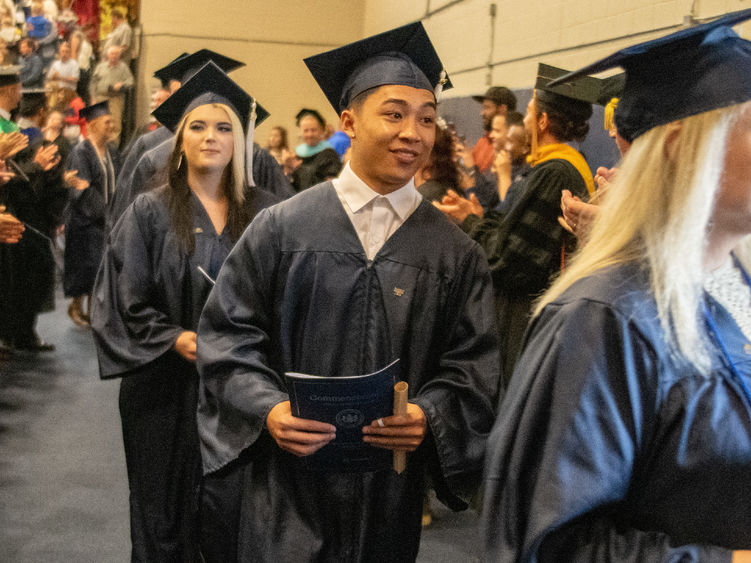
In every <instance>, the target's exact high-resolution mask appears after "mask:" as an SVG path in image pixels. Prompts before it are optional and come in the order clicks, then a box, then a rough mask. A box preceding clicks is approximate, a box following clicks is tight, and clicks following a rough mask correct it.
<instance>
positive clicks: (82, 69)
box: [70, 29, 94, 102]
mask: <svg viewBox="0 0 751 563" xmlns="http://www.w3.org/2000/svg"><path fill="white" fill-rule="evenodd" d="M70 50H71V57H73V58H74V59H76V62H77V63H78V88H77V91H78V95H79V96H81V99H83V100H84V102H88V101H89V81H90V77H91V62H92V60H93V59H94V48H93V47H92V46H91V43H90V42H89V40H88V39H86V36H85V35H84V33H83V31H81V30H80V29H79V30H76V31H74V32H73V33H72V34H71V36H70Z"/></svg>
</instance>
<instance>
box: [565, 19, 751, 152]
mask: <svg viewBox="0 0 751 563" xmlns="http://www.w3.org/2000/svg"><path fill="white" fill-rule="evenodd" d="M749 18H751V9H748V10H742V11H739V12H734V13H732V14H728V15H726V16H723V17H721V18H719V19H716V20H714V21H712V22H709V23H705V24H702V25H699V26H696V27H693V28H689V29H682V30H680V31H677V32H675V33H672V34H670V35H666V36H665V37H660V38H659V39H654V40H652V41H647V42H645V43H640V44H638V45H633V46H631V47H627V48H625V49H622V50H620V51H618V52H616V53H614V54H612V55H610V56H609V57H606V58H604V59H602V60H599V61H597V62H595V63H592V64H591V65H588V66H586V67H584V68H581V69H579V70H577V71H575V72H571V73H569V74H567V75H565V76H562V77H560V78H558V79H556V80H554V81H553V82H552V83H551V86H556V85H561V86H562V85H564V84H566V83H567V82H569V81H571V80H576V79H577V77H580V76H582V75H584V74H591V73H597V72H602V71H604V70H608V69H610V68H614V67H623V69H624V70H625V71H626V84H625V87H624V91H623V95H622V96H621V98H620V101H619V103H618V111H617V112H616V115H615V124H616V126H617V128H618V132H619V134H620V135H621V136H622V137H624V138H625V139H626V140H628V141H633V140H634V139H635V138H636V137H638V136H639V135H642V134H643V133H646V132H647V131H649V130H650V129H652V128H653V127H656V126H658V125H664V124H666V123H670V122H671V121H675V120H677V119H681V118H684V117H689V116H691V115H696V114H699V113H703V112H705V111H710V110H713V109H717V108H722V107H727V106H730V105H734V104H740V103H743V102H746V101H748V100H751V71H750V70H749V69H751V42H750V41H747V40H745V39H741V38H740V37H739V36H738V35H737V34H736V33H735V32H734V31H733V30H732V29H731V26H733V25H736V24H738V23H740V22H742V21H744V20H747V19H749Z"/></svg>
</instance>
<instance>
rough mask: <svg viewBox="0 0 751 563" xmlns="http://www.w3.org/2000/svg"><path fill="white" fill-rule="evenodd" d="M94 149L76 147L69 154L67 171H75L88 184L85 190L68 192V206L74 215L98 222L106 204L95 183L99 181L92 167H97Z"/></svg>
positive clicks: (103, 214)
mask: <svg viewBox="0 0 751 563" xmlns="http://www.w3.org/2000/svg"><path fill="white" fill-rule="evenodd" d="M96 158H97V156H96V153H95V152H94V149H93V148H91V149H90V150H89V147H87V146H86V145H82V146H80V147H77V148H76V149H74V150H73V152H71V155H70V160H69V162H68V166H67V169H68V170H76V171H77V172H78V177H79V178H81V179H82V180H86V181H87V182H89V187H88V188H86V189H85V190H75V189H71V190H70V205H71V207H73V208H75V212H76V214H78V215H79V216H80V217H82V218H85V219H86V220H88V221H99V220H100V219H103V218H104V217H105V213H106V210H107V204H106V203H105V201H104V197H103V196H102V194H101V193H99V190H98V189H97V186H96V185H95V183H96V182H97V181H98V180H99V179H100V177H98V176H99V175H98V174H97V173H96V172H95V170H94V167H95V166H99V163H98V162H95V161H93V160H92V159H96Z"/></svg>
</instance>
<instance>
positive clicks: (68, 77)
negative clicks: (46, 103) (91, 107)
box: [47, 41, 79, 106]
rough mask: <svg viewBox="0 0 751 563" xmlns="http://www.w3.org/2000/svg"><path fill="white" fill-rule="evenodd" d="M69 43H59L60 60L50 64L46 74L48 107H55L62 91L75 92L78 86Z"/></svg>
mask: <svg viewBox="0 0 751 563" xmlns="http://www.w3.org/2000/svg"><path fill="white" fill-rule="evenodd" d="M71 55H72V51H71V48H70V43H68V42H67V41H65V42H63V43H60V58H59V59H58V60H56V61H55V62H53V63H52V66H50V69H49V71H48V72H47V80H48V82H47V87H48V88H49V90H50V92H51V94H50V106H55V105H57V99H58V98H59V97H60V95H61V94H62V92H61V91H62V90H73V91H75V90H76V87H77V86H78V76H79V70H78V63H77V62H76V60H75V59H73V58H72V56H71Z"/></svg>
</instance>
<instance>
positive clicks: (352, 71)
mask: <svg viewBox="0 0 751 563" xmlns="http://www.w3.org/2000/svg"><path fill="white" fill-rule="evenodd" d="M305 64H306V65H307V66H308V69H309V70H310V72H311V74H312V75H313V78H315V79H316V82H318V85H319V86H320V87H321V90H323V93H324V94H326V98H327V99H328V100H329V102H330V103H331V105H332V106H334V109H335V110H336V112H337V114H339V113H341V112H342V111H343V110H345V109H347V108H348V107H349V105H350V103H351V101H352V100H353V99H354V98H355V97H356V96H357V95H358V94H361V93H363V92H365V91H366V90H370V89H371V88H376V87H378V86H385V85H387V84H394V85H402V86H411V87H413V88H420V89H423V90H429V91H431V92H434V93H435V95H436V101H437V99H438V97H439V95H440V92H441V90H442V89H447V88H451V81H450V80H449V79H448V77H447V76H446V71H445V70H444V68H443V64H442V63H441V60H440V59H439V58H438V54H437V53H436V52H435V49H434V48H433V44H432V43H431V42H430V38H429V37H428V34H427V33H426V31H425V28H424V27H423V25H422V23H413V24H409V25H405V26H402V27H398V28H396V29H392V30H391V31H386V32H384V33H379V34H378V35H374V36H372V37H368V38H366V39H361V40H360V41H355V42H354V43H350V44H349V45H345V46H344V47H339V48H338V49H334V50H332V51H327V52H325V53H321V54H319V55H315V56H313V57H308V58H307V59H305Z"/></svg>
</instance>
